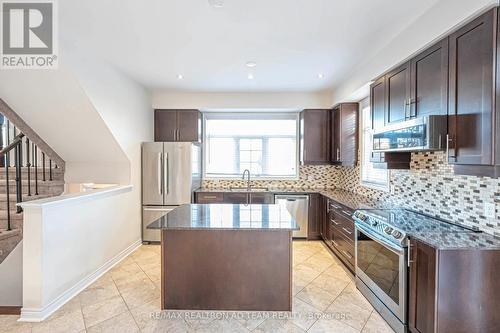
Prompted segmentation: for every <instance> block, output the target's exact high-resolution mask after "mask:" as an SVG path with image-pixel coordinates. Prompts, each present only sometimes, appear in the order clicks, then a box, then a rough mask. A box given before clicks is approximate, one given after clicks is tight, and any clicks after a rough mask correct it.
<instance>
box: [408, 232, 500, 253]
mask: <svg viewBox="0 0 500 333" xmlns="http://www.w3.org/2000/svg"><path fill="white" fill-rule="evenodd" d="M411 238H414V239H417V240H419V241H421V242H423V243H425V244H427V245H430V246H432V247H433V248H436V249H439V250H456V249H470V250H500V239H498V238H496V237H494V236H492V235H490V234H486V233H484V232H441V233H419V234H415V235H412V236H411Z"/></svg>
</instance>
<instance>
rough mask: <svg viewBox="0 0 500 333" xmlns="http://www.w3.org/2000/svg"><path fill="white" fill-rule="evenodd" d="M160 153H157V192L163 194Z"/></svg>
mask: <svg viewBox="0 0 500 333" xmlns="http://www.w3.org/2000/svg"><path fill="white" fill-rule="evenodd" d="M161 155H162V153H158V192H159V194H160V195H163V158H162V156H161Z"/></svg>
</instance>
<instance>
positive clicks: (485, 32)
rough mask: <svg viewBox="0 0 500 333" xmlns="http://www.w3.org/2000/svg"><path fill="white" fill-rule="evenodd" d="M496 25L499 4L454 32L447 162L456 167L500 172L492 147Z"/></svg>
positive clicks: (460, 170)
mask: <svg viewBox="0 0 500 333" xmlns="http://www.w3.org/2000/svg"><path fill="white" fill-rule="evenodd" d="M496 30H497V9H496V8H495V9H492V10H490V11H489V12H487V13H486V14H484V15H482V16H480V17H479V18H477V19H475V20H474V21H472V22H470V23H468V24H467V25H465V26H464V27H462V28H460V29H459V30H458V31H456V32H455V33H453V34H452V35H450V38H449V44H450V45H449V58H450V71H449V117H448V135H449V137H448V145H449V150H448V162H449V163H451V164H455V172H456V173H460V174H476V175H484V176H498V175H499V174H500V173H499V172H498V171H499V168H498V162H499V161H498V160H497V161H496V163H495V156H494V153H493V150H494V147H495V141H494V140H495V133H494V132H495V122H494V120H495V100H494V99H495V94H494V91H495V89H498V86H496V83H495V80H494V79H495V70H496V68H495V63H496V59H495V54H496V51H497V41H495V39H494V37H495V36H496ZM497 94H498V93H497ZM497 121H498V120H497ZM497 126H498V124H497ZM499 134H500V133H499ZM497 144H498V135H497ZM499 157H500V156H499ZM497 159H498V158H497ZM495 164H497V165H496V166H495Z"/></svg>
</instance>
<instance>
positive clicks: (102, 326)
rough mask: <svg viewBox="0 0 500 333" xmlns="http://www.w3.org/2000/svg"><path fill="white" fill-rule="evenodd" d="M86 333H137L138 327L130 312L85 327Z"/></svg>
mask: <svg viewBox="0 0 500 333" xmlns="http://www.w3.org/2000/svg"><path fill="white" fill-rule="evenodd" d="M87 332H88V333H139V332H140V330H139V327H138V326H137V324H136V323H135V320H134V318H133V317H132V315H131V314H130V312H128V311H127V312H124V313H122V314H120V315H118V316H115V317H113V318H110V319H108V320H105V321H103V322H102V323H99V324H97V325H94V326H91V327H87Z"/></svg>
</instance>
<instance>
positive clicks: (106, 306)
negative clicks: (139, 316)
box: [82, 295, 128, 327]
mask: <svg viewBox="0 0 500 333" xmlns="http://www.w3.org/2000/svg"><path fill="white" fill-rule="evenodd" d="M126 311H128V309H127V306H126V305H125V302H124V301H123V299H122V297H121V296H120V295H118V296H115V297H113V298H110V299H107V300H104V301H102V302H99V303H95V304H92V305H88V306H83V307H82V313H83V319H84V321H85V326H86V327H90V326H94V325H96V324H99V323H100V322H103V321H105V320H107V319H109V318H112V317H115V316H116V315H119V314H121V313H123V312H126Z"/></svg>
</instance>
